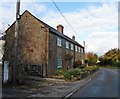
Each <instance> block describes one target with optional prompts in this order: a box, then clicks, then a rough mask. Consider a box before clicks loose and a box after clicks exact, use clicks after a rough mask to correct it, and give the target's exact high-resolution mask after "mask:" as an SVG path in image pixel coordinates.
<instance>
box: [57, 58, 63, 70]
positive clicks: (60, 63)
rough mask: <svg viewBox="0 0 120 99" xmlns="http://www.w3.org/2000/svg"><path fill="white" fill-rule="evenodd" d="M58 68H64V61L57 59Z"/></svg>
mask: <svg viewBox="0 0 120 99" xmlns="http://www.w3.org/2000/svg"><path fill="white" fill-rule="evenodd" d="M57 68H62V59H57Z"/></svg>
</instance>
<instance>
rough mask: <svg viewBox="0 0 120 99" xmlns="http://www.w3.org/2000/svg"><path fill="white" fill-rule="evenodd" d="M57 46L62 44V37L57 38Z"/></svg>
mask: <svg viewBox="0 0 120 99" xmlns="http://www.w3.org/2000/svg"><path fill="white" fill-rule="evenodd" d="M57 46H62V40H61V38H57Z"/></svg>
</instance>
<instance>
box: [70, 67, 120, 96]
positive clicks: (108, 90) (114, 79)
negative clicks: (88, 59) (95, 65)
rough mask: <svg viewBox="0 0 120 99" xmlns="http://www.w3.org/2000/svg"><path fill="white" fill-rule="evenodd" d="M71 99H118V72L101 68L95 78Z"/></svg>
mask: <svg viewBox="0 0 120 99" xmlns="http://www.w3.org/2000/svg"><path fill="white" fill-rule="evenodd" d="M71 97H118V71H117V70H112V69H105V68H101V69H100V71H99V73H98V75H97V76H96V77H95V78H93V79H92V80H91V81H90V82H89V83H88V84H87V85H85V86H84V87H83V88H81V89H80V90H78V91H77V92H76V93H74V94H73V95H72V96H71Z"/></svg>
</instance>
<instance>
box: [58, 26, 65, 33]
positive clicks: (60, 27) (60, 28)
mask: <svg viewBox="0 0 120 99" xmlns="http://www.w3.org/2000/svg"><path fill="white" fill-rule="evenodd" d="M63 29H64V27H63V26H62V25H61V24H59V25H58V26H57V30H58V31H59V32H60V33H63Z"/></svg>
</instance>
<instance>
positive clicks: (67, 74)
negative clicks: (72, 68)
mask: <svg viewBox="0 0 120 99" xmlns="http://www.w3.org/2000/svg"><path fill="white" fill-rule="evenodd" d="M64 78H65V79H66V80H71V78H72V75H71V73H70V72H67V71H66V72H65V73H64Z"/></svg>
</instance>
